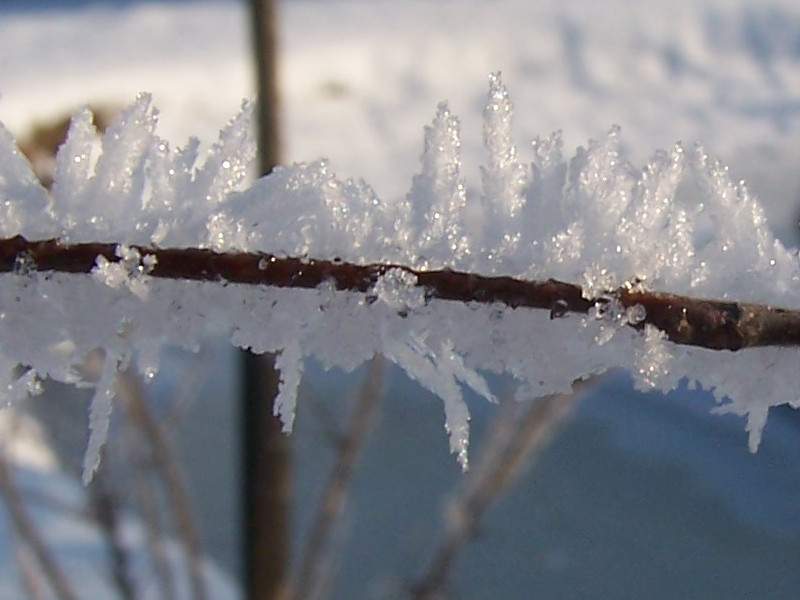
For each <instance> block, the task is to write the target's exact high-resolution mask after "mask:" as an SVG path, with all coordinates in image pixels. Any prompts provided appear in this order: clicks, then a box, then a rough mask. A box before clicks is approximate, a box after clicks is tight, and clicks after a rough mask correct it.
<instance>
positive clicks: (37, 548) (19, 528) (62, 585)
mask: <svg viewBox="0 0 800 600" xmlns="http://www.w3.org/2000/svg"><path fill="white" fill-rule="evenodd" d="M1 450H2V449H0V495H2V496H3V499H4V500H5V503H6V506H7V507H8V513H9V515H10V517H11V522H12V524H13V526H14V529H15V531H16V533H17V535H18V536H19V538H20V540H21V541H22V542H24V543H25V544H27V546H28V547H29V548H30V550H31V552H32V553H33V555H34V556H35V557H36V562H37V563H38V564H39V568H40V569H41V574H42V576H43V577H44V579H45V580H46V581H47V582H48V583H49V584H50V587H51V588H52V590H53V592H54V593H55V595H56V597H57V598H59V600H78V597H77V596H76V595H75V593H74V592H73V591H72V586H71V585H70V583H69V581H67V578H66V577H65V576H64V573H63V571H62V570H61V568H60V567H59V566H58V563H57V562H56V560H55V558H54V557H53V555H52V553H51V552H50V549H49V548H48V547H47V544H46V543H45V541H44V539H43V538H42V536H41V535H40V534H39V531H38V529H37V528H36V525H35V524H34V521H33V518H32V517H31V515H30V514H29V513H28V509H27V508H26V506H25V503H24V501H23V500H22V496H21V495H20V493H19V490H18V489H17V487H16V484H15V483H14V478H13V475H12V473H11V467H10V466H9V464H8V461H7V460H6V456H5V453H4V452H3V451H1Z"/></svg>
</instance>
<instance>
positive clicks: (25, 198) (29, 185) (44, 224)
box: [0, 124, 52, 238]
mask: <svg viewBox="0 0 800 600" xmlns="http://www.w3.org/2000/svg"><path fill="white" fill-rule="evenodd" d="M0 156H2V160H0V210H2V218H0V235H2V237H13V236H15V235H17V234H21V235H24V236H29V237H31V238H35V237H36V236H38V235H39V233H40V232H41V231H47V229H48V227H49V226H52V225H51V223H52V222H51V221H50V219H48V218H46V216H47V215H48V213H49V211H48V210H47V208H48V203H49V201H48V197H47V192H46V191H45V190H44V188H43V187H42V186H41V185H40V183H39V180H38V179H37V178H36V175H35V174H34V172H33V168H32V167H31V164H30V163H29V162H28V160H27V159H26V158H25V156H23V154H22V153H21V152H20V151H19V148H18V147H17V144H16V143H15V142H14V138H12V137H11V134H10V133H9V132H8V130H7V129H6V128H5V127H4V126H3V125H2V124H0Z"/></svg>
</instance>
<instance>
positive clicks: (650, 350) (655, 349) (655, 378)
mask: <svg viewBox="0 0 800 600" xmlns="http://www.w3.org/2000/svg"><path fill="white" fill-rule="evenodd" d="M666 339H667V336H666V334H665V333H664V332H663V331H661V330H659V329H657V328H655V327H653V326H652V325H650V324H647V325H645V326H644V335H643V337H642V339H641V343H642V346H643V350H642V351H641V352H638V353H637V354H636V359H635V365H636V370H635V372H634V374H635V375H636V378H635V380H634V382H635V386H636V389H638V390H640V391H649V390H651V389H653V388H654V387H656V386H657V385H660V384H662V383H663V380H664V379H665V378H666V377H668V376H669V374H670V371H671V368H672V353H671V352H670V351H669V348H668V346H667V344H666ZM677 379H680V378H677ZM677 383H678V381H677V380H676V381H675V384H677Z"/></svg>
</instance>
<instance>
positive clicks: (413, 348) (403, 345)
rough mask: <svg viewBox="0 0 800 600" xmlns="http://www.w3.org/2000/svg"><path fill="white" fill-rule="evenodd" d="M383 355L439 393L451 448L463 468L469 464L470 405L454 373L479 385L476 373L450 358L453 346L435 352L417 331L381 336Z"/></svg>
mask: <svg viewBox="0 0 800 600" xmlns="http://www.w3.org/2000/svg"><path fill="white" fill-rule="evenodd" d="M384 350H385V351H384V354H385V356H386V357H387V358H388V359H389V360H391V361H392V362H394V363H395V364H397V365H398V366H400V367H401V368H402V369H403V370H404V371H405V372H406V373H407V374H408V376H409V377H411V378H412V379H414V380H415V381H417V382H419V383H420V384H421V385H422V386H423V387H425V388H427V389H429V390H430V391H431V392H433V393H434V394H436V395H437V396H439V398H441V399H442V402H443V403H444V415H445V423H444V427H445V430H446V431H447V433H448V434H449V436H450V452H452V453H453V454H455V455H456V456H457V458H458V462H459V464H460V465H461V468H462V469H463V470H465V471H466V470H467V468H468V467H469V454H468V450H469V421H470V414H469V408H468V407H467V404H466V402H464V397H463V395H462V393H461V389H460V388H459V385H458V382H457V381H456V378H457V377H459V376H460V377H462V378H463V379H464V380H466V381H468V382H469V384H470V385H471V386H472V385H473V384H474V385H475V387H477V388H478V389H480V388H481V387H482V385H481V384H480V383H478V381H477V379H475V377H478V378H479V377H480V376H479V375H477V374H475V375H474V376H472V375H469V376H468V375H467V374H466V369H465V368H464V365H463V363H460V362H459V361H457V360H452V359H451V354H452V349H449V350H448V349H447V348H443V351H444V352H443V354H444V355H437V353H436V352H434V351H432V350H431V349H430V348H429V347H428V346H427V345H426V343H425V341H424V339H423V338H422V337H421V336H420V335H419V334H417V333H416V332H410V333H409V336H408V339H406V340H397V339H394V338H387V339H385V340H384Z"/></svg>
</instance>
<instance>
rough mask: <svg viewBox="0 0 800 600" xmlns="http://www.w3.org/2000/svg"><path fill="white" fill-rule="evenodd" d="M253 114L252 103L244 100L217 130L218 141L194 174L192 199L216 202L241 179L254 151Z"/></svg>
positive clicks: (222, 198) (212, 203) (244, 175)
mask: <svg viewBox="0 0 800 600" xmlns="http://www.w3.org/2000/svg"><path fill="white" fill-rule="evenodd" d="M252 116H253V103H252V102H244V103H242V109H241V111H240V112H239V114H238V115H236V116H235V117H234V118H233V119H231V120H230V121H229V122H228V124H227V125H226V126H225V128H224V129H223V130H222V131H220V134H219V140H218V141H217V143H216V144H214V146H213V148H211V150H210V151H209V154H208V157H207V158H206V161H205V163H204V164H203V167H202V169H199V170H198V171H197V174H196V176H195V181H194V185H193V186H192V189H191V192H190V193H191V198H192V200H193V201H197V200H198V199H200V198H203V199H205V201H206V202H208V203H209V204H210V205H212V206H214V205H217V204H219V203H220V202H222V201H223V200H224V198H225V196H227V194H228V193H230V192H231V191H232V190H233V189H234V188H235V187H236V186H237V185H239V184H240V183H241V182H242V181H243V180H244V178H245V177H246V175H247V166H248V165H249V164H250V161H251V160H253V157H254V156H255V150H256V148H255V142H254V140H253V135H252V127H251V126H250V124H251V123H250V122H251V120H252Z"/></svg>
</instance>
